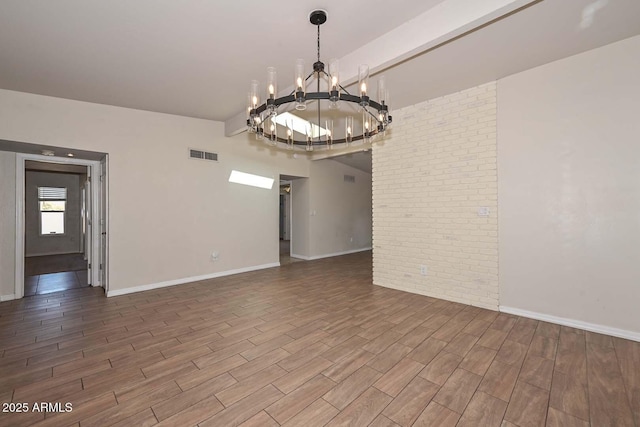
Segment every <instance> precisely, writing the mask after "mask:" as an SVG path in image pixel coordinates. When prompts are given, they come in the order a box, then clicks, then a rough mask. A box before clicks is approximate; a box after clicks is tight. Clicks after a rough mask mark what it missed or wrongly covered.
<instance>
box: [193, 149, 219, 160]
mask: <svg viewBox="0 0 640 427" xmlns="http://www.w3.org/2000/svg"><path fill="white" fill-rule="evenodd" d="M189 157H191V158H192V159H200V160H212V161H214V162H217V161H218V153H210V152H208V151H202V150H194V149H193V148H190V149H189Z"/></svg>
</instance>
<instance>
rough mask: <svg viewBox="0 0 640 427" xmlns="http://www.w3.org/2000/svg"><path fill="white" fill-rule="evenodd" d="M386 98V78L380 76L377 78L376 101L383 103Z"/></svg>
mask: <svg viewBox="0 0 640 427" xmlns="http://www.w3.org/2000/svg"><path fill="white" fill-rule="evenodd" d="M386 100H387V79H386V78H385V77H384V76H380V78H379V79H378V101H379V102H380V104H382V105H384V104H385V102H386Z"/></svg>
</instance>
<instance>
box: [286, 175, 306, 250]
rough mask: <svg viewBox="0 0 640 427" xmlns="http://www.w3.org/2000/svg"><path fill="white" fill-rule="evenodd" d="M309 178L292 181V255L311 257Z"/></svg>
mask: <svg viewBox="0 0 640 427" xmlns="http://www.w3.org/2000/svg"><path fill="white" fill-rule="evenodd" d="M309 218H310V215H309V178H298V179H293V180H291V255H292V256H294V255H298V256H302V257H305V258H306V257H308V256H309Z"/></svg>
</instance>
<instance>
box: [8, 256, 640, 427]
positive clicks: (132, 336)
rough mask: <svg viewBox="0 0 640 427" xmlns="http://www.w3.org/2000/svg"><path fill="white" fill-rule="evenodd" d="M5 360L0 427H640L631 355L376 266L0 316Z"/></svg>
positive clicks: (632, 345)
mask: <svg viewBox="0 0 640 427" xmlns="http://www.w3.org/2000/svg"><path fill="white" fill-rule="evenodd" d="M0 356H1V357H0V401H1V402H3V403H8V402H13V403H20V402H25V403H27V404H28V405H29V408H30V411H29V412H27V413H12V414H9V413H0V427H1V426H29V425H37V426H46V425H51V426H71V425H75V426H77V425H80V426H82V427H84V426H110V425H118V426H152V425H162V426H165V425H167V426H168V425H171V426H193V425H200V426H237V425H241V426H245V427H246V426H279V425H282V426H305V427H309V426H325V425H326V426H366V425H371V426H403V427H404V426H411V425H413V426H447V425H450V426H455V425H458V426H501V425H502V426H520V427H525V426H545V425H547V426H569V425H571V426H573V425H576V426H588V425H592V426H609V425H611V426H614V425H615V426H633V425H636V426H638V425H640V374H639V373H640V343H637V342H631V341H627V340H623V339H618V338H612V337H608V336H604V335H599V334H594V333H590V332H585V331H581V330H577V329H572V328H566V327H560V326H558V325H553V324H548V323H544V322H538V321H535V320H531V319H525V318H519V317H517V316H511V315H507V314H501V313H497V312H493V311H489V310H484V309H480V308H476V307H471V306H465V305H462V304H457V303H452V302H447V301H443V300H437V299H434V298H429V297H424V296H418V295H413V294H408V293H404V292H401V291H396V290H392V289H386V288H382V287H377V286H373V285H372V284H371V254H370V253H360V254H354V255H348V256H343V257H337V258H331V259H325V260H318V261H310V262H300V263H294V264H290V265H286V266H283V267H281V268H274V269H269V270H263V271H258V272H251V273H246V274H240V275H235V276H229V277H225V278H219V279H214V280H208V281H203V282H198V283H191V284H185V285H181V286H175V287H170V288H164V289H160V290H155V291H148V292H142V293H137V294H131V295H125V296H120V297H114V298H108V299H107V298H105V297H104V295H103V294H102V290H101V289H94V288H88V289H73V290H69V291H65V292H58V293H53V294H48V295H36V296H33V297H29V298H25V299H22V300H18V301H11V302H5V303H2V304H0ZM36 402H54V403H55V402H60V403H62V404H63V406H64V404H65V403H67V402H69V403H71V404H72V405H73V410H72V411H71V412H46V413H45V412H34V411H32V410H31V409H32V408H33V404H34V403H36Z"/></svg>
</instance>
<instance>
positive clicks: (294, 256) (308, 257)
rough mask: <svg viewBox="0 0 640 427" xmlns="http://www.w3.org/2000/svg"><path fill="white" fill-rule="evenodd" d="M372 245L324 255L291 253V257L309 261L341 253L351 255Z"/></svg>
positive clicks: (366, 249) (367, 249) (368, 249)
mask: <svg viewBox="0 0 640 427" xmlns="http://www.w3.org/2000/svg"><path fill="white" fill-rule="evenodd" d="M370 250H371V247H368V248H361V249H351V250H348V251H343V252H334V253H332V254H324V255H314V256H306V255H296V254H291V255H290V256H291V258H300V259H304V260H307V261H313V260H314V259H322V258H331V257H334V256H340V255H349V254H355V253H357V252H365V251H370Z"/></svg>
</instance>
